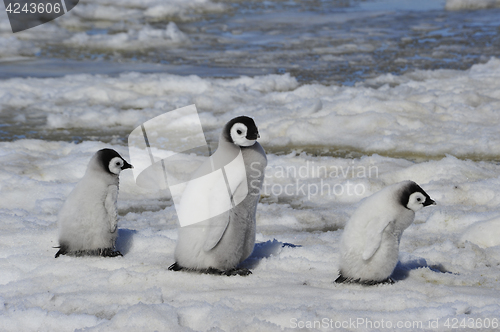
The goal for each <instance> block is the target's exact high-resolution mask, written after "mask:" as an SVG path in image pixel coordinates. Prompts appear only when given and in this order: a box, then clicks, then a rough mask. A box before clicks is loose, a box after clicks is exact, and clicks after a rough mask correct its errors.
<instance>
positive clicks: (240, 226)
mask: <svg viewBox="0 0 500 332" xmlns="http://www.w3.org/2000/svg"><path fill="white" fill-rule="evenodd" d="M259 137H260V136H259V132H258V129H257V126H256V125H255V122H254V120H253V119H251V118H249V117H247V116H240V117H237V118H234V119H232V120H231V121H229V122H228V123H227V124H226V125H225V126H224V128H223V130H222V134H221V136H220V139H219V147H218V148H217V151H216V152H215V153H214V154H213V155H212V156H211V157H210V158H209V159H208V160H207V161H206V162H205V163H204V164H202V166H201V167H200V168H199V170H198V171H197V173H200V170H202V169H204V168H205V169H206V168H207V167H210V166H211V171H213V170H214V169H215V170H217V169H221V167H224V165H226V166H227V164H228V156H235V155H237V154H239V153H241V156H242V159H243V162H242V163H241V166H239V167H238V169H237V170H235V171H234V172H232V173H227V174H226V175H225V177H226V179H225V180H226V183H229V186H230V187H231V188H229V187H228V188H227V189H226V188H225V189H224V190H226V194H227V191H228V190H229V189H230V190H231V192H230V197H231V199H233V198H234V200H237V199H239V203H237V204H236V205H234V201H233V205H232V207H231V208H230V209H229V210H226V212H224V213H222V214H219V215H216V216H214V217H211V218H209V219H205V220H203V221H201V222H197V223H194V224H192V225H188V226H184V227H180V228H179V237H178V240H177V245H176V248H175V253H174V257H175V263H174V264H172V265H171V266H170V267H169V270H174V271H179V270H188V271H189V270H190V271H200V272H202V273H211V274H220V275H228V276H230V275H248V274H250V273H251V272H250V270H248V269H246V268H238V264H240V263H241V262H242V261H243V260H245V259H246V258H247V257H248V256H250V254H251V253H252V251H253V248H254V245H255V215H256V211H257V203H258V202H259V199H260V190H261V188H262V182H263V179H264V170H265V168H266V166H267V157H266V153H265V152H264V149H263V148H262V146H261V145H260V144H259V143H258V142H257V138H259ZM231 158H232V157H231ZM242 166H244V169H241V168H243V167H242ZM202 173H203V172H202ZM205 173H206V172H205ZM235 174H236V175H235ZM195 175H196V173H195ZM191 184H193V186H192V188H190V187H189V186H190V185H191ZM207 187H210V186H204V187H202V186H199V185H198V186H197V185H196V184H194V183H190V184H189V185H188V187H187V188H186V190H185V191H184V194H183V196H182V200H184V199H185V196H188V195H187V194H186V192H188V190H190V193H194V194H195V197H196V198H195V199H193V198H191V201H190V203H189V204H188V205H186V206H185V207H186V209H191V210H193V209H198V210H201V209H206V210H210V209H213V208H214V206H217V205H218V204H220V203H221V202H222V200H223V199H225V198H224V196H223V195H220V196H219V195H213V194H210V193H211V191H210V189H211V188H207ZM242 189H243V190H242ZM247 189H248V190H247ZM200 193H201V194H200ZM178 214H179V212H178Z"/></svg>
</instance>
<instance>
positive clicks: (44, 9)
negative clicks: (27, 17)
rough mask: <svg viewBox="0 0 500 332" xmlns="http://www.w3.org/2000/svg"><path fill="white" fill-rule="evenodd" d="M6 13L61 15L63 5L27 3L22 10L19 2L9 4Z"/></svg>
mask: <svg viewBox="0 0 500 332" xmlns="http://www.w3.org/2000/svg"><path fill="white" fill-rule="evenodd" d="M5 11H6V12H7V13H9V14H21V13H24V14H28V13H30V14H43V13H47V14H52V13H55V14H59V13H60V12H61V4H60V3H55V4H54V5H52V4H51V3H50V2H47V3H35V2H32V3H29V4H28V3H25V4H24V6H23V7H22V8H21V4H20V3H18V2H14V3H9V5H8V6H7V8H5Z"/></svg>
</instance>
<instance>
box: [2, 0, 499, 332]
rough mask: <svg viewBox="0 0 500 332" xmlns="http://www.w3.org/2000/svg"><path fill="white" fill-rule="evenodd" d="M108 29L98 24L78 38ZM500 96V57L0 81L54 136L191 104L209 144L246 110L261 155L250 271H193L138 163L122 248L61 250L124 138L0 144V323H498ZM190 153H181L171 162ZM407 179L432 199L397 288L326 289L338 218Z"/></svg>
mask: <svg viewBox="0 0 500 332" xmlns="http://www.w3.org/2000/svg"><path fill="white" fill-rule="evenodd" d="M150 2H153V1H150ZM150 2H148V5H149V3H150ZM141 3H142V2H135V1H132V0H130V1H126V2H123V8H124V10H125V9H126V10H132V11H134V9H133V8H135V7H134V6H135V5H136V4H141ZM144 3H146V1H145V0H144ZM158 3H159V2H158ZM200 3H202V4H209V2H200ZM99 5H102V6H107V5H108V4H107V3H106V2H104V1H102V2H100V3H99ZM127 6H128V7H127ZM179 6H181V5H180V2H179ZM134 15H135V14H134ZM47 26H48V27H47V28H44V29H52V28H50V27H49V26H50V25H47ZM175 27H176V26H175V24H173V23H171V24H170V25H169V26H168V27H167V29H166V30H159V29H155V28H152V27H149V26H144V27H142V28H141V29H140V30H136V32H137V35H133V36H132V35H130V34H129V33H124V36H125V37H126V38H131V39H130V40H128V43H130V44H133V43H134V41H135V40H139V39H140V34H141V33H144V34H146V35H148V36H147V40H148V41H151V40H153V39H155V38H157V39H158V40H159V41H161V42H166V43H167V44H168V42H169V41H172V42H174V41H175V42H177V41H181V42H186V41H182V40H183V38H182V34H181V33H180V32H179V31H177V30H176V28H175ZM169 29H170V30H169ZM169 31H170V32H169ZM176 31H177V32H176ZM30 33H32V35H31V36H32V37H33V38H35V37H34V36H36V34H38V32H30ZM177 34H179V35H177ZM25 36H28V35H27V34H25ZM74 36H83V35H79V34H78V33H77V34H75V35H74ZM74 36H73V38H75V37H74ZM176 36H177V37H176ZM179 36H181V37H179ZM23 38H28V37H23ZM85 38H87V37H85ZM134 38H136V39H134ZM176 38H181V39H180V40H177V39H176ZM27 40H28V41H27V42H29V38H28V39H27ZM68 40H71V39H68ZM0 42H1V41H0ZM100 42H101V41H100V40H99V37H98V35H93V36H88V40H85V45H87V44H88V43H90V46H91V47H98V46H99V45H100V44H99V43H100ZM12 45H14V46H13V47H18V46H16V45H18V44H16V42H15V41H14V43H13V44H12ZM82 45H84V44H82ZM6 52H7V51H6ZM9 52H10V51H9ZM5 54H7V53H5ZM13 54H15V52H14V53H9V56H12V55H13ZM499 100H500V60H499V59H496V58H492V59H490V60H489V61H488V62H487V63H485V64H478V65H474V66H472V68H470V69H468V70H465V71H458V70H435V71H414V72H410V73H407V74H405V75H403V76H394V75H391V74H386V75H382V76H379V77H377V78H374V79H370V80H366V81H364V82H362V83H358V84H357V85H355V86H352V87H349V86H334V85H328V86H327V85H321V84H302V85H300V84H299V83H298V82H297V79H296V78H295V77H293V76H291V75H290V74H285V75H264V76H256V77H246V76H242V77H238V78H230V79H227V78H226V79H221V78H202V77H199V76H194V75H192V76H177V75H172V74H168V73H154V74H140V73H133V72H132V73H124V74H121V75H119V76H117V77H113V76H105V75H88V74H80V75H67V76H64V77H60V78H11V79H6V80H1V81H0V112H1V115H2V119H3V123H4V125H5V126H12V125H14V124H16V125H18V124H24V125H25V126H26V128H29V130H34V131H39V132H41V133H49V134H54V135H57V133H59V132H63V133H64V132H90V133H94V134H95V135H96V136H97V137H98V138H99V137H101V136H102V137H105V138H109V135H112V134H109V132H113V133H115V132H122V133H130V132H131V131H132V130H133V129H134V128H136V127H137V126H140V125H141V124H142V123H144V122H145V121H148V120H150V119H152V118H154V117H155V116H158V115H161V114H164V113H165V112H168V111H171V110H174V109H176V108H179V107H183V106H187V105H191V104H196V106H197V109H198V111H199V116H200V120H201V123H202V125H203V129H204V130H205V134H206V137H207V140H208V141H209V143H211V146H212V148H213V147H215V144H216V142H217V140H218V137H219V134H220V129H221V128H222V126H223V125H224V124H225V123H226V122H227V121H228V120H229V119H231V118H233V117H235V116H238V115H249V116H252V117H253V118H254V119H255V121H256V124H257V126H258V127H259V132H260V135H261V139H260V140H259V142H260V143H261V144H262V145H263V147H264V148H265V149H266V151H267V153H268V167H267V169H266V177H265V183H264V186H263V190H262V197H261V201H260V203H259V206H258V210H257V242H258V243H257V244H256V247H255V250H254V253H253V254H252V256H251V257H250V258H249V259H248V260H247V261H246V262H245V263H244V266H245V267H248V268H250V269H251V270H252V271H253V274H252V275H250V276H248V277H221V276H213V275H199V274H195V273H184V272H173V271H168V270H167V267H168V266H169V265H170V264H172V263H173V252H174V248H175V243H176V239H177V227H178V218H177V214H176V211H175V208H174V206H173V204H172V201H171V199H170V194H169V193H168V192H155V191H151V190H147V189H144V188H142V187H140V186H137V185H136V184H135V182H134V177H133V173H132V171H124V172H123V173H122V174H121V176H120V177H121V182H120V195H119V198H118V210H119V215H120V217H119V223H118V227H119V237H118V242H117V249H118V250H120V251H121V252H122V253H123V254H124V256H123V257H117V258H112V259H111V258H96V257H66V256H64V257H63V256H61V257H59V258H58V259H55V258H54V254H55V252H56V251H57V250H56V249H54V248H52V247H54V246H57V245H58V243H57V234H58V231H57V214H58V212H59V210H60V209H61V207H62V204H63V203H64V200H65V199H66V197H67V196H68V194H69V192H70V191H71V190H72V189H73V187H74V186H75V184H76V183H77V182H78V180H79V179H80V178H81V177H82V176H83V174H84V172H85V168H86V166H87V163H88V161H89V160H90V158H91V156H92V155H93V154H94V153H95V152H96V151H97V150H99V149H101V148H104V147H110V148H113V149H115V150H117V151H118V152H119V153H120V154H121V155H122V156H123V157H125V159H126V160H128V161H130V156H129V151H128V147H127V146H126V145H124V144H123V143H120V142H126V134H124V135H123V136H125V137H122V139H123V140H122V141H120V140H119V139H110V140H108V142H111V143H103V142H100V141H98V140H91V137H92V135H90V134H89V135H87V136H85V137H86V138H85V139H83V140H82V142H80V143H79V144H76V143H70V142H65V141H63V140H55V141H49V140H30V139H20V140H16V141H12V142H0V220H2V222H1V223H0V229H1V231H0V271H1V273H0V330H1V331H68V330H79V331H116V330H137V331H145V330H159V331H170V330H172V331H191V330H195V331H210V330H212V331H214V330H215V331H219V330H220V331H246V330H253V331H275V330H280V329H281V330H295V329H296V328H300V327H311V328H313V327H317V329H318V330H325V331H327V330H331V329H333V328H336V327H338V324H340V325H339V326H340V328H339V330H345V331H371V330H373V329H380V330H384V329H388V330H392V329H395V328H394V327H395V326H396V324H398V323H403V325H404V324H416V325H412V326H413V328H408V329H407V330H436V331H438V330H439V331H443V330H451V323H452V320H453V319H458V320H459V321H460V322H461V321H462V320H463V319H465V320H467V323H468V324H470V321H469V319H471V318H472V319H473V322H474V324H478V322H479V320H481V322H486V320H487V319H489V322H490V323H492V322H494V319H497V321H496V322H497V323H498V317H499V313H500V304H498V298H499V297H500V287H499V285H498V273H499V263H500V242H499V240H498V239H499V236H498V235H499V233H500V222H499V219H498V218H499V216H500V195H498V193H499V188H500V164H499V163H498V155H499V154H500V138H499V135H498V128H499V125H500V123H499V121H500V116H499V113H498V108H499V107H500V102H499ZM177 129H178V131H179V135H180V136H182V135H183V134H185V135H188V134H189V133H190V131H189V128H183V126H177ZM99 135H101V136H99ZM89 137H90V138H89ZM304 151H307V153H306V152H304ZM315 152H316V153H315ZM190 165H191V166H192V164H188V163H187V162H184V163H183V162H182V161H179V164H178V165H175V167H173V169H174V170H176V171H178V172H185V171H187V170H188V169H189V168H190ZM191 168H192V167H191ZM408 179H411V180H413V181H415V182H417V183H418V184H419V185H420V186H421V187H422V188H423V189H424V190H425V191H426V192H427V193H428V194H429V195H430V196H431V197H432V198H433V199H434V200H436V202H437V204H438V205H437V206H432V207H427V208H425V209H422V210H421V211H419V212H417V214H416V218H415V222H414V224H412V225H411V226H410V227H409V228H408V229H407V230H406V231H405V232H404V234H403V237H402V240H401V247H400V263H399V264H398V266H397V268H396V271H395V273H394V275H393V277H394V279H395V280H397V282H396V284H394V285H381V286H375V287H364V286H359V285H342V284H334V283H333V281H334V280H335V279H336V277H337V270H338V263H339V241H340V238H341V235H342V232H343V227H344V225H345V223H346V222H347V220H348V219H349V217H350V216H351V215H352V213H353V212H354V210H355V209H356V208H357V206H359V202H360V201H361V200H362V199H363V198H365V197H368V196H369V195H371V194H373V193H375V192H377V191H378V190H380V189H382V188H384V187H386V186H388V185H391V184H393V183H397V182H400V181H403V180H408ZM382 321H384V322H385V323H386V325H385V328H382V327H380V324H381V322H382ZM353 322H355V324H353ZM374 322H376V324H379V325H378V326H379V327H380V328H377V327H375V328H374V327H373V324H374ZM388 322H390V323H391V324H394V325H393V326H392V328H390V327H388V325H387V323H388ZM446 322H448V323H450V326H446V325H445V323H446ZM318 324H319V326H318ZM331 324H333V325H331ZM370 324H372V325H370ZM419 324H421V325H419ZM436 324H437V325H438V326H436ZM332 326H333V328H332ZM415 326H416V328H415ZM469 326H470V325H469ZM472 327H475V328H476V329H477V327H478V325H474V326H472Z"/></svg>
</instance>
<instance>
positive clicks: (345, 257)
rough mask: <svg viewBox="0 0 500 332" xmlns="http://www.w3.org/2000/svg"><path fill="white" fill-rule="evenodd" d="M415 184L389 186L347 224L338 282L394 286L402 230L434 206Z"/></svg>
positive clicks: (376, 194) (341, 247) (355, 213)
mask: <svg viewBox="0 0 500 332" xmlns="http://www.w3.org/2000/svg"><path fill="white" fill-rule="evenodd" d="M435 204H436V202H434V201H433V200H432V199H431V198H430V197H429V195H427V193H426V192H425V191H424V190H423V189H422V188H420V186H419V185H418V184H416V183H415V182H413V181H403V182H400V183H396V184H393V185H391V186H388V187H386V188H384V189H382V190H380V191H379V192H377V193H375V194H373V195H372V196H370V197H368V198H366V199H365V200H364V202H363V203H362V204H361V205H360V206H359V208H358V209H357V210H356V211H355V212H354V214H353V215H352V216H351V219H350V220H349V221H348V222H347V224H346V226H345V229H344V233H343V235H342V239H341V242H340V276H339V277H338V278H337V280H335V282H337V283H342V282H355V283H360V284H365V285H375V284H379V283H394V281H393V280H392V279H391V278H390V275H391V274H392V272H393V271H394V268H395V267H396V264H397V262H398V255H399V242H400V240H401V235H402V234H403V231H404V230H405V229H406V228H408V226H410V225H411V223H413V220H414V219H415V212H416V211H418V210H420V209H421V208H423V207H424V206H428V205H435Z"/></svg>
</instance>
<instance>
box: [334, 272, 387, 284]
mask: <svg viewBox="0 0 500 332" xmlns="http://www.w3.org/2000/svg"><path fill="white" fill-rule="evenodd" d="M335 283H337V284H342V283H346V284H360V285H365V286H374V285H383V284H389V285H392V284H394V283H395V282H394V280H392V278H387V279H384V280H361V279H353V278H349V277H345V276H343V275H342V273H340V275H339V276H338V277H337V279H335Z"/></svg>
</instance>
